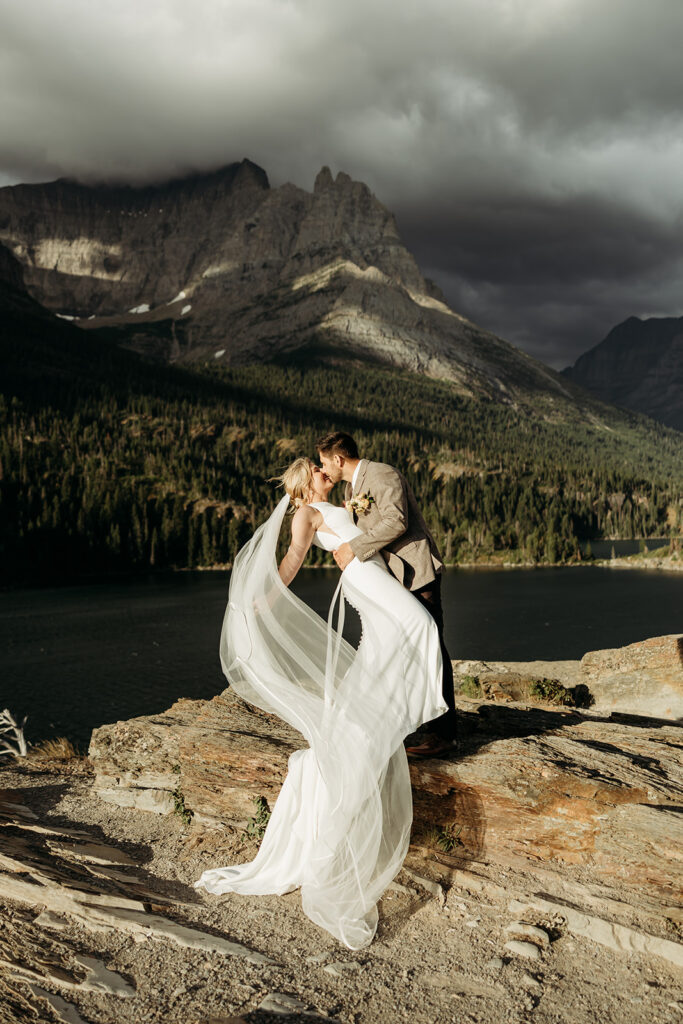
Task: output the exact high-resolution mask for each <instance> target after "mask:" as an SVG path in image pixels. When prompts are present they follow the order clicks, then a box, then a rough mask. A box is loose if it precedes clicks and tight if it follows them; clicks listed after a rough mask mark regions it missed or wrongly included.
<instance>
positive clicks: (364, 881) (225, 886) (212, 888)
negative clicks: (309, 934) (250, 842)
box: [194, 496, 447, 949]
mask: <svg viewBox="0 0 683 1024" xmlns="http://www.w3.org/2000/svg"><path fill="white" fill-rule="evenodd" d="M287 505H288V498H287V497H286V496H285V497H284V498H283V499H282V501H281V502H280V504H279V505H278V506H277V508H276V509H275V510H274V512H273V514H272V515H271V517H270V519H269V520H268V521H267V522H266V523H265V524H264V525H263V526H261V527H260V528H259V529H258V530H257V531H256V533H255V534H254V537H253V538H252V539H251V541H249V542H248V543H247V544H246V545H245V547H244V548H242V550H241V551H240V552H239V554H238V556H237V558H236V560H235V565H234V568H233V572H232V576H231V580H230V593H229V599H228V607H227V609H226V613H225V618H224V621H223V629H222V632H221V662H222V665H223V670H224V672H225V674H226V676H227V678H228V680H229V681H230V683H231V685H232V686H233V688H234V689H235V690H236V692H238V693H239V694H240V695H241V696H242V697H244V698H245V700H247V701H249V702H250V703H252V704H255V705H256V706H258V707H261V708H263V709H264V710H266V711H270V712H274V713H276V714H277V715H278V716H279V717H281V718H282V719H284V720H285V721H286V722H288V723H289V724H290V725H292V726H294V727H295V728H296V729H298V730H299V731H300V732H301V733H302V734H303V736H304V737H305V739H306V740H307V742H308V744H309V747H308V749H304V750H297V751H296V752H295V753H293V754H292V755H291V757H290V759H289V764H288V772H287V776H286V778H285V781H284V783H283V786H282V789H281V791H280V793H279V795H278V798H277V800H276V801H275V804H274V806H273V810H272V814H271V817H270V820H269V822H268V825H267V827H266V830H265V834H264V836H263V840H262V842H261V846H260V848H259V851H258V853H257V855H256V857H255V858H254V860H252V861H250V862H249V863H247V864H239V865H233V866H228V867H218V868H211V869H209V870H207V871H204V872H203V874H202V875H201V877H200V878H199V879H198V880H197V881H196V882H195V883H194V887H195V888H200V887H201V888H204V889H206V890H207V891H208V892H211V893H215V894H221V893H225V892H239V893H243V894H256V895H263V894H266V893H284V892H289V891H291V890H292V889H296V888H301V901H302V907H303V910H304V912H305V913H306V914H307V916H308V917H309V918H310V919H311V920H312V921H314V922H315V923H316V924H318V925H320V926H321V927H322V928H325V929H326V930H327V931H329V932H330V933H331V934H332V935H334V936H335V937H336V938H337V939H339V941H340V942H342V943H344V944H345V945H346V946H348V947H349V948H351V949H360V948H362V947H363V946H366V945H368V943H369V942H371V941H372V938H373V936H374V934H375V930H376V928H377V906H376V904H377V901H378V899H379V898H380V896H381V895H382V893H383V891H384V890H385V888H386V887H387V885H388V884H389V882H390V881H391V880H392V878H394V877H395V875H396V874H397V873H398V871H399V870H400V867H401V864H402V863H403V860H404V858H405V855H406V852H407V849H408V842H409V837H410V828H411V824H412V794H411V788H410V776H409V773H408V763H407V759H406V754H405V749H404V747H403V739H404V737H405V736H406V735H408V734H409V733H411V732H413V731H414V730H415V729H417V728H418V726H420V725H421V724H422V723H423V722H426V721H429V720H431V719H432V718H436V717H437V716H438V715H440V714H442V713H443V712H444V711H445V710H447V708H446V705H445V703H444V701H443V697H442V692H441V651H440V646H439V636H438V630H437V627H436V624H435V622H434V620H433V619H432V618H431V616H430V615H429V614H428V612H427V611H426V610H425V609H424V608H423V607H422V605H421V604H420V603H419V601H417V600H416V599H415V597H413V595H412V594H410V592H409V591H407V590H406V589H405V588H404V587H403V586H402V585H401V584H400V583H399V582H398V581H397V580H396V579H395V578H394V577H393V576H392V574H391V573H390V572H389V570H388V569H387V567H386V564H385V562H384V560H383V559H382V558H381V556H379V555H377V556H375V557H374V558H372V559H370V560H368V561H367V562H360V561H359V560H358V559H355V558H354V559H353V561H352V562H351V563H350V564H349V565H348V566H347V567H346V569H345V570H344V571H343V572H342V574H341V579H340V583H339V586H338V587H337V592H336V594H335V598H334V599H333V602H332V606H331V608H330V616H329V619H328V623H327V624H325V623H324V622H323V620H322V619H321V618H320V617H319V616H318V615H316V614H315V613H314V612H313V611H312V610H311V609H310V608H308V606H307V605H305V604H304V603H303V602H302V601H300V600H299V599H298V598H297V597H296V595H294V594H293V593H292V592H291V591H290V590H289V589H288V588H287V587H285V586H284V584H283V583H282V580H281V579H280V577H279V575H278V571H277V562H276V560H275V550H276V543H277V538H278V535H279V532H280V527H281V524H282V519H283V517H284V514H285V511H286V509H287ZM315 507H316V508H318V509H319V510H320V512H321V514H322V516H323V520H324V525H325V529H321V530H319V531H318V532H317V533H316V534H315V537H314V543H316V544H317V545H319V546H320V547H323V548H325V549H327V550H334V549H335V548H337V547H338V546H339V545H340V543H342V542H343V541H348V540H350V539H351V538H352V537H354V536H356V535H357V534H358V533H360V532H361V531H360V530H359V528H358V527H357V526H356V525H355V524H354V523H353V521H352V520H351V517H350V515H349V513H348V512H347V511H346V510H345V509H344V508H342V507H339V506H336V505H332V504H330V503H328V502H317V503H315ZM338 598H339V600H340V605H339V620H338V623H337V628H336V629H333V627H332V622H333V612H334V608H335V603H336V600H337V599H338ZM345 600H346V601H348V603H349V604H351V605H352V606H353V607H354V608H356V610H357V611H358V614H359V616H360V619H361V625H362V635H361V641H360V644H359V647H358V649H357V651H356V650H354V648H353V647H352V646H351V645H350V644H348V643H347V642H346V641H345V640H344V639H343V637H342V636H341V629H342V624H343V609H344V601H345Z"/></svg>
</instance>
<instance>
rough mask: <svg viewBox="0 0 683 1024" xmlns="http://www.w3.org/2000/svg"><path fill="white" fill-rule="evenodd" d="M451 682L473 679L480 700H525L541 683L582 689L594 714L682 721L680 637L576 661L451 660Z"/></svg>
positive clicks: (682, 637) (656, 639) (644, 642)
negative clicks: (554, 681) (453, 678)
mask: <svg viewBox="0 0 683 1024" xmlns="http://www.w3.org/2000/svg"><path fill="white" fill-rule="evenodd" d="M453 668H454V670H455V676H456V680H457V679H458V678H460V679H462V677H463V676H473V677H476V679H477V680H478V681H479V684H480V686H481V689H482V692H483V695H484V696H487V697H490V698H492V699H494V700H528V699H529V688H530V686H531V684H532V683H533V682H535V681H536V680H540V679H544V678H545V679H557V680H558V681H559V682H560V683H562V685H563V686H565V687H567V688H571V687H574V686H585V687H586V688H587V690H588V692H589V693H590V695H591V697H592V698H593V702H594V703H593V704H592V707H593V709H594V710H596V711H606V712H610V711H619V712H622V713H624V714H634V715H645V716H648V717H656V718H665V719H670V720H672V721H678V720H683V633H677V634H672V635H668V636H655V637H651V638H650V639H648V640H642V641H639V642H638V643H635V644H629V645H628V646H627V647H617V648H613V649H608V650H601V651H589V652H588V653H587V654H584V656H583V658H581V660H580V661H454V662H453Z"/></svg>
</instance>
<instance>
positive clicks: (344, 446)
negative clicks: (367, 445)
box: [315, 430, 360, 459]
mask: <svg viewBox="0 0 683 1024" xmlns="http://www.w3.org/2000/svg"><path fill="white" fill-rule="evenodd" d="M315 447H316V449H317V450H318V451H319V452H321V453H322V454H323V455H343V456H344V458H345V459H358V458H360V456H359V454H358V445H357V444H356V442H355V441H354V439H353V438H352V437H351V435H350V434H345V433H344V431H343V430H335V431H333V433H331V434H325V436H324V437H321V438H320V440H319V441H316V443H315Z"/></svg>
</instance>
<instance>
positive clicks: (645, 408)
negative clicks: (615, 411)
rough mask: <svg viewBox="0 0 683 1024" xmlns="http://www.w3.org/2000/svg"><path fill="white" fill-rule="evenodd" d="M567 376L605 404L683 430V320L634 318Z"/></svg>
mask: <svg viewBox="0 0 683 1024" xmlns="http://www.w3.org/2000/svg"><path fill="white" fill-rule="evenodd" d="M563 373H564V375H565V377H567V378H569V379H570V380H573V381H575V382H576V383H577V384H580V385H581V386H582V387H585V388H587V389H588V390H589V391H592V392H593V393H594V394H596V395H598V396H599V397H600V398H602V399H603V400H604V401H607V402H611V403H613V404H615V405H622V406H625V407H626V408H628V409H634V410H636V411H637V412H644V413H646V414H647V415H648V416H652V417H653V419H657V420H661V421H662V423H666V424H667V425H668V426H670V427H675V428H676V429H678V430H683V317H650V318H649V319H647V320H641V319H640V318H639V317H637V316H630V317H628V319H626V320H624V321H623V322H622V323H620V324H617V326H616V327H613V328H612V330H611V331H610V332H609V334H608V335H607V336H606V337H605V338H604V339H603V341H601V342H600V344H599V345H596V346H595V348H592V349H590V350H589V351H588V352H584V354H583V355H582V356H580V357H579V358H578V359H577V361H576V363H575V364H574V365H573V366H571V367H567V369H566V370H563Z"/></svg>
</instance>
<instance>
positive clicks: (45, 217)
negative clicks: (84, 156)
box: [0, 160, 591, 405]
mask: <svg viewBox="0 0 683 1024" xmlns="http://www.w3.org/2000/svg"><path fill="white" fill-rule="evenodd" d="M0 242H1V243H3V244H4V245H5V246H7V248H8V249H9V250H10V252H11V253H12V254H13V255H14V256H15V258H16V259H17V260H18V261H19V262H20V264H21V266H22V271H23V278H24V282H25V285H26V288H27V290H28V292H29V294H30V295H31V296H32V297H33V298H34V299H35V300H36V301H38V302H39V303H40V304H41V305H42V306H43V307H44V308H46V309H47V310H50V311H51V312H53V313H55V314H56V315H58V316H66V317H72V318H76V320H75V323H77V325H78V326H79V327H82V328H84V329H92V328H95V327H108V328H110V329H111V330H114V331H118V332H119V340H120V341H121V343H123V344H125V345H126V346H128V347H132V348H134V349H136V350H138V351H141V352H143V353H146V354H150V355H154V356H157V357H161V358H164V359H168V360H171V361H181V362H186V361H187V362H192V361H206V360H216V361H218V362H221V361H224V362H226V363H235V364H236V363H241V362H248V361H254V360H261V359H268V358H269V357H271V356H273V355H280V354H281V353H283V352H286V351H288V350H291V349H294V348H300V347H301V346H304V345H307V344H310V343H315V344H316V345H318V346H319V345H320V344H324V345H330V346H332V347H334V348H336V349H337V350H341V351H342V352H344V353H348V354H349V355H360V356H363V357H368V358H372V359H377V360H379V361H383V362H387V363H390V364H392V365H395V366H400V367H405V368H407V369H410V370H414V371H417V372H421V373H424V374H427V375H429V376H433V377H437V378H445V379H448V380H451V381H452V382H453V383H454V384H455V385H456V386H457V388H458V390H460V391H462V392H463V393H467V394H472V395H477V396H483V397H489V398H499V399H504V400H508V401H515V400H518V399H525V398H528V397H529V396H530V395H533V396H534V397H537V396H538V395H540V394H545V395H547V396H549V397H550V398H551V400H553V401H559V402H560V404H565V403H566V402H567V401H569V402H570V403H573V402H574V401H575V400H576V399H577V396H580V392H579V391H577V389H575V388H573V387H572V386H571V385H568V384H567V383H566V382H564V381H563V380H562V378H561V377H560V376H559V374H556V373H555V372H554V371H552V370H550V369H548V368H547V367H545V366H544V365H543V364H541V363H539V362H537V361H536V360H534V359H532V358H531V357H530V356H527V355H526V354H525V353H523V352H520V351H519V350H517V349H515V348H514V347H513V346H511V345H509V344H508V343H507V342H505V341H503V340H501V339H500V338H498V337H496V336H495V335H493V334H491V333H490V332H487V331H485V330H483V329H481V328H479V327H477V326H476V325H475V324H473V323H472V322H470V321H468V320H467V319H466V318H464V317H462V316H459V315H458V314H457V313H455V312H454V311H452V310H450V309H449V308H448V306H447V305H446V303H445V302H444V300H443V296H441V294H440V292H439V291H438V289H436V288H435V287H434V286H433V285H432V284H431V283H430V282H428V281H426V280H425V279H424V278H423V276H422V275H421V273H420V271H419V268H418V266H417V264H416V262H415V260H414V259H413V257H412V255H411V254H410V253H409V252H408V250H407V249H406V248H405V246H404V245H403V243H402V242H401V239H400V236H399V233H398V229H397V226H396V221H395V218H394V217H393V215H392V214H391V213H390V212H389V211H388V210H387V209H386V208H385V207H384V206H382V204H381V203H380V202H379V201H378V200H377V199H376V198H375V196H374V195H373V194H372V193H371V192H370V190H369V189H368V187H367V186H366V185H364V184H362V183H360V182H354V181H352V180H351V178H349V176H348V175H346V174H343V173H339V174H338V175H337V176H336V178H333V177H332V175H331V173H330V171H329V170H328V169H327V168H323V169H322V171H321V172H320V173H319V175H318V177H317V179H316V182H315V188H314V191H313V192H312V193H310V192H306V191H305V190H303V189H301V188H298V187H296V186H294V185H291V184H286V185H283V186H281V187H279V188H276V189H272V188H270V186H269V183H268V178H267V175H266V173H265V171H263V170H262V169H261V168H259V167H257V166H256V165H255V164H253V163H251V162H250V161H248V160H244V161H242V162H241V163H239V164H232V165H230V166H228V167H225V168H223V169H221V170H218V171H216V172H213V173H211V174H201V175H194V176H192V177H189V178H185V179H180V180H177V181H172V182H169V183H167V184H164V185H159V186H145V187H131V186H105V185H100V186H88V185H82V184H78V183H75V182H70V181H67V180H63V179H60V180H59V181H56V182H51V183H47V184H43V185H17V186H10V187H6V188H3V189H0ZM586 400H587V401H588V404H589V405H590V404H591V403H590V400H589V399H585V397H584V401H586ZM579 401H581V399H580V398H579Z"/></svg>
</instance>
